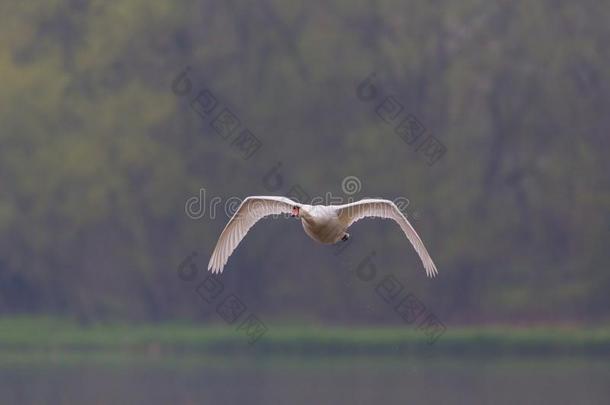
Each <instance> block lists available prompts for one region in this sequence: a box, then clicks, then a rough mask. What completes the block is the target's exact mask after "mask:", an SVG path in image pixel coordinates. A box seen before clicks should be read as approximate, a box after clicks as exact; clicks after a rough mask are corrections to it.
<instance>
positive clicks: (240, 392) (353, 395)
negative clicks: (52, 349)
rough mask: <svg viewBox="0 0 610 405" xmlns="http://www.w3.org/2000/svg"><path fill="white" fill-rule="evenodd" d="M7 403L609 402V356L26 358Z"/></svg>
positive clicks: (2, 392)
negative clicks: (607, 357)
mask: <svg viewBox="0 0 610 405" xmlns="http://www.w3.org/2000/svg"><path fill="white" fill-rule="evenodd" d="M12 356H13V358H8V359H7V358H6V357H5V358H4V359H0V360H2V361H1V362H0V403H2V404H149V405H150V404H153V405H154V404H242V405H245V404H255V405H258V404H377V405H381V404H469V405H470V404H511V405H513V404H609V403H610V362H609V361H608V360H607V359H605V358H604V359H602V358H591V357H587V358H580V357H578V358H566V357H562V358H541V357H533V358H532V357H519V358H513V357H502V358H490V357H485V358H467V357H452V358H440V357H435V358H429V359H425V358H422V357H416V358H409V357H405V356H403V357H399V358H395V357H392V356H372V357H366V356H364V357H363V356H359V357H348V356H332V357H315V356H314V357H308V358H306V357H283V356H279V355H274V356H271V357H268V356H256V357H231V356H229V357H222V356H218V357H197V356H189V355H182V356H174V355H172V356H165V355H156V356H153V358H151V357H150V356H148V355H147V356H141V357H137V356H131V357H129V358H125V357H124V356H123V355H120V354H109V355H104V354H98V355H95V356H91V355H86V356H82V355H65V354H55V355H52V356H50V357H48V355H44V356H45V357H43V358H42V359H41V358H40V356H36V357H35V358H32V359H29V360H28V359H25V360H24V358H23V357H19V356H18V355H12Z"/></svg>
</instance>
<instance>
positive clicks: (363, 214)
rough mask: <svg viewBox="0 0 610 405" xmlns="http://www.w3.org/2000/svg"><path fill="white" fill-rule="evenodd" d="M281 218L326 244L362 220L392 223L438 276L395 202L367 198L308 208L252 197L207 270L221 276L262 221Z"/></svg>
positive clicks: (430, 273) (343, 238)
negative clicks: (288, 217)
mask: <svg viewBox="0 0 610 405" xmlns="http://www.w3.org/2000/svg"><path fill="white" fill-rule="evenodd" d="M282 214H290V215H291V216H292V217H293V218H301V222H302V224H303V229H304V230H305V233H306V234H307V235H309V237H310V238H312V239H313V240H315V241H318V242H321V243H327V244H332V243H336V242H339V241H346V240H348V239H349V234H348V233H347V232H345V231H346V230H347V228H349V227H350V226H351V225H352V224H353V223H354V222H356V221H359V220H361V219H362V218H367V217H375V218H385V219H393V220H394V221H396V222H397V223H398V225H400V228H401V229H402V231H403V232H404V233H405V235H407V238H408V239H409V241H410V242H411V244H412V245H413V247H414V248H415V251H416V252H417V254H419V257H420V258H421V261H422V263H423V265H424V269H425V270H426V274H427V275H428V277H434V276H435V275H436V274H437V273H438V271H437V269H436V266H435V265H434V262H432V258H431V257H430V254H428V251H427V250H426V247H425V246H424V243H423V242H422V240H421V239H420V238H419V236H418V235H417V232H415V229H413V227H412V226H411V224H410V223H409V221H407V218H405V216H404V215H403V214H402V212H400V210H399V209H398V207H397V206H396V205H395V204H394V203H393V202H392V201H389V200H383V199H371V198H367V199H363V200H360V201H357V202H354V203H350V204H344V205H308V204H300V203H297V202H295V201H292V200H291V199H289V198H286V197H276V196H252V197H248V198H246V199H245V200H244V201H243V202H242V203H241V205H240V206H239V208H238V209H237V211H236V212H235V214H234V215H233V217H232V218H231V220H230V221H229V223H228V224H227V226H225V229H224V230H223V231H222V233H221V234H220V238H218V242H217V243H216V247H215V248H214V252H213V253H212V257H211V258H210V262H209V264H208V270H211V271H212V273H221V272H222V270H223V268H224V266H225V264H227V261H228V260H229V256H231V254H232V253H233V251H234V250H235V248H237V245H238V244H239V242H241V240H242V239H243V238H244V236H246V233H248V231H249V230H250V228H252V227H253V226H254V224H255V223H256V222H258V220H259V219H262V218H264V217H266V216H269V215H282Z"/></svg>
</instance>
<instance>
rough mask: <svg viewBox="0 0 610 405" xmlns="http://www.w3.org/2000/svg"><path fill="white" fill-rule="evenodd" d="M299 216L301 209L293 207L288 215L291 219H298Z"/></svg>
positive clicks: (296, 206)
mask: <svg viewBox="0 0 610 405" xmlns="http://www.w3.org/2000/svg"><path fill="white" fill-rule="evenodd" d="M299 215H301V207H299V206H298V205H295V206H294V207H292V213H291V214H290V216H291V217H293V218H298V217H299Z"/></svg>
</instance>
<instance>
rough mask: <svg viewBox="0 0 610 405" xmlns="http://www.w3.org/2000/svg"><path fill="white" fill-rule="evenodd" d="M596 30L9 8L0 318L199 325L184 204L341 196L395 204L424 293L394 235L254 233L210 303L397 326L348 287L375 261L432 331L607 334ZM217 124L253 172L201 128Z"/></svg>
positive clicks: (439, 8) (569, 24)
mask: <svg viewBox="0 0 610 405" xmlns="http://www.w3.org/2000/svg"><path fill="white" fill-rule="evenodd" d="M609 21H610V7H608V4H607V2H604V1H594V0H585V1H581V2H573V1H558V0H554V1H550V0H545V1H537V2H533V1H525V0H522V1H510V2H508V1H501V2H495V3H493V4H492V3H489V2H486V1H480V0H462V1H457V2H456V1H448V0H447V1H445V0H439V1H423V0H421V1H419V0H418V1H407V2H399V1H390V0H383V1H382V0H378V1H375V0H363V1H347V0H340V1H330V2H327V1H308V2H280V1H272V0H262V1H257V2H236V1H188V2H178V3H171V2H164V1H157V0H152V1H151V0H147V1H144V0H129V1H122V2H104V1H86V0H55V1H38V0H36V1H29V2H9V1H5V2H3V3H2V4H1V5H0V77H1V78H2V91H1V92H0V122H1V123H2V124H1V126H0V313H2V314H9V313H22V312H28V313H49V314H65V315H71V316H78V317H81V318H83V319H143V320H154V319H175V318H191V319H202V320H206V319H208V318H210V317H212V316H213V309H207V308H202V307H201V305H199V304H198V301H197V298H196V293H195V292H194V288H193V285H190V284H186V283H185V282H183V281H182V280H180V278H179V277H178V275H177V268H178V266H179V264H180V263H181V262H182V261H183V260H184V259H185V258H186V257H187V256H188V255H189V254H190V253H191V252H197V256H196V258H195V263H196V265H197V266H198V268H199V270H200V271H201V274H200V275H199V277H200V278H203V277H204V274H203V272H204V271H205V267H206V265H207V259H208V258H209V255H210V254H211V251H212V249H213V247H214V243H215V241H216V238H217V237H218V235H219V233H220V231H221V230H222V227H223V226H224V224H225V223H226V221H227V217H226V216H225V215H224V214H222V212H221V213H220V214H218V215H216V218H215V219H214V220H211V219H210V215H209V214H208V213H206V215H204V216H203V218H201V219H198V220H194V219H191V218H189V217H188V216H187V215H186V213H185V203H186V201H187V200H188V199H189V198H190V197H192V196H196V195H197V194H198V193H199V190H200V189H202V188H205V190H206V198H207V201H208V209H209V201H210V200H211V198H213V197H214V196H219V197H221V198H223V202H224V201H225V199H227V198H229V197H231V196H237V197H241V198H243V197H245V196H248V195H252V194H270V193H271V192H273V194H278V195H280V194H287V193H289V191H290V190H291V188H292V187H293V186H295V185H298V186H299V187H300V188H301V189H302V190H305V191H306V192H307V193H308V194H309V195H310V196H311V197H314V196H324V195H325V193H327V192H331V193H333V195H336V196H343V197H346V196H345V195H344V194H343V193H342V190H341V182H342V180H343V179H344V178H345V177H347V176H357V177H358V178H359V179H360V180H361V182H362V190H361V191H360V192H359V193H358V194H356V195H353V196H352V197H354V198H360V197H364V196H379V197H385V198H390V199H394V198H396V197H400V196H402V197H406V198H408V199H409V206H408V207H407V214H408V215H409V216H410V218H411V220H412V221H413V223H414V226H415V227H416V229H417V230H418V232H419V233H420V235H421V236H422V238H423V239H424V241H425V243H426V245H427V246H428V249H429V250H430V252H431V254H432V256H433V258H435V261H436V262H437V265H438V267H439V271H440V274H439V277H438V278H437V279H435V280H433V281H430V280H429V279H427V278H426V277H425V275H424V272H423V269H422V267H421V264H420V262H419V260H418V258H417V256H416V254H415V253H414V251H413V250H412V249H411V247H410V246H409V245H408V242H407V241H406V239H405V238H404V237H403V235H402V234H401V232H400V230H399V228H398V227H397V226H395V225H393V224H391V223H387V222H381V221H380V222H376V221H363V222H359V223H358V224H357V225H356V226H354V228H353V231H352V232H351V234H352V243H351V245H350V246H349V248H347V249H346V250H345V252H344V253H342V254H341V255H339V256H337V255H335V254H334V253H335V250H334V249H333V248H332V247H320V246H318V245H316V244H314V243H313V242H312V241H310V240H309V239H308V238H307V237H306V236H305V235H304V234H303V232H302V230H301V228H300V225H299V224H297V223H296V222H294V221H292V222H291V221H288V220H267V221H264V222H262V223H261V224H260V225H258V226H257V227H256V228H254V229H253V230H252V231H251V232H250V233H249V234H248V236H247V238H246V240H245V242H244V243H243V245H241V246H240V247H239V248H238V250H237V251H236V252H235V254H234V255H233V256H232V257H231V260H230V261H229V264H228V267H227V268H226V269H225V270H226V271H225V273H224V274H223V276H222V277H223V281H224V282H225V284H226V285H227V286H230V288H231V289H232V290H233V291H235V292H236V293H238V294H239V295H240V297H242V298H243V300H244V301H245V302H247V303H248V305H250V306H251V307H253V308H256V311H257V312H258V313H260V314H262V316H264V317H265V318H266V319H277V320H285V321H294V322H296V321H307V320H321V321H324V320H326V321H331V320H332V321H339V322H348V323H359V322H377V321H378V322H398V319H396V317H395V314H392V313H391V311H387V308H385V307H384V305H383V303H382V302H380V301H379V300H378V299H376V298H374V296H375V295H374V288H373V285H372V284H366V283H363V282H360V281H359V280H357V279H354V278H352V279H348V281H346V278H345V271H344V270H345V269H344V268H345V267H348V268H352V269H353V268H355V267H356V266H357V265H358V263H360V261H361V260H362V259H363V258H365V256H366V255H367V254H368V253H369V252H371V251H373V250H374V251H375V252H376V256H375V259H374V260H375V266H376V268H377V269H378V271H379V274H380V275H385V274H393V275H394V276H396V277H397V278H398V279H399V280H400V281H401V282H402V283H403V284H404V285H405V286H406V288H407V289H408V290H409V291H411V292H413V293H414V294H416V295H417V296H418V297H419V298H420V299H421V300H422V301H423V302H425V303H426V305H427V306H428V307H430V308H432V309H433V310H434V312H435V313H436V314H437V315H438V316H439V317H440V318H442V319H443V320H444V321H446V322H468V323H470V322H490V321H509V322H515V323H520V322H530V321H539V320H544V321H557V322H560V321H561V322H563V321H574V320H579V321H582V320H587V321H594V320H599V319H608V318H609V316H610V311H609V309H610V298H609V297H608V291H609V290H610V268H609V263H610V253H609V247H610V232H609V231H610V163H609V161H608V158H607V155H608V151H609V150H610V137H609V135H610V114H608V111H609V109H608V107H609V106H610V78H609V76H608V72H609V71H610V50H609V48H608V39H609V38H610V28H609V27H610V24H608V22H609ZM187 66H189V67H190V70H189V72H188V80H190V83H191V85H192V88H191V91H190V92H189V93H188V94H187V95H182V96H181V95H177V94H175V92H174V91H173V90H172V82H173V81H174V80H175V79H176V77H177V76H178V75H179V74H180V73H181V72H183V71H184V69H185V68H186V67H187ZM372 73H375V76H374V85H375V86H376V87H375V88H376V89H377V91H378V93H379V98H378V99H377V100H376V101H371V102H366V101H362V100H360V99H359V98H358V97H357V91H356V89H357V86H358V85H359V83H361V82H362V81H363V80H364V79H365V78H366V77H368V76H369V75H371V74H372ZM182 84H184V83H182ZM204 89H208V90H209V91H210V92H211V93H212V94H213V95H214V96H215V97H216V99H217V102H218V107H217V109H216V110H215V111H214V113H213V114H212V115H211V116H210V117H206V118H202V117H200V115H199V114H198V113H197V112H195V111H194V110H193V109H192V108H191V105H190V101H191V100H192V99H193V98H195V97H196V96H197V95H198V94H199V91H202V90H204ZM386 96H394V97H395V98H396V100H398V101H399V102H400V103H401V104H402V105H403V107H404V110H403V112H404V113H409V114H412V115H413V116H414V117H416V118H417V120H418V121H419V122H421V124H422V125H423V126H424V127H425V128H426V131H427V132H426V134H433V135H434V136H435V137H436V138H437V139H439V140H440V141H441V142H442V143H443V144H444V145H445V146H446V148H447V152H446V154H445V155H444V156H443V157H442V158H441V159H440V160H439V161H438V162H436V164H434V165H432V166H429V165H428V164H427V161H426V157H425V156H424V155H423V154H422V153H418V152H417V151H416V150H415V148H413V147H411V146H409V145H407V143H405V142H404V141H403V140H402V139H401V138H400V137H398V136H397V135H396V134H395V132H394V129H393V128H394V126H395V125H390V124H388V123H385V122H384V121H383V120H381V119H380V118H379V117H378V116H377V115H376V113H375V109H376V106H377V105H379V103H380V102H381V101H383V99H384V98H385V97H386ZM225 107H226V108H229V109H230V110H231V111H232V112H233V113H234V114H235V115H236V116H237V117H238V119H239V120H240V123H241V126H240V128H242V129H243V128H247V129H249V130H250V131H251V132H252V133H253V134H254V135H255V136H256V137H257V138H258V139H259V140H260V141H261V143H262V147H261V148H260V149H259V150H258V151H257V152H256V153H255V154H254V155H253V156H252V157H251V158H250V159H244V158H243V153H242V151H240V149H239V148H236V147H235V145H234V144H232V142H233V141H234V139H235V138H234V137H231V138H229V139H223V138H222V137H221V136H220V135H218V133H217V132H216V131H215V130H214V129H213V128H212V127H211V125H210V124H211V122H212V120H213V119H214V117H216V115H217V113H219V112H220V109H221V108H225ZM278 162H281V166H279V167H276V165H277V164H278ZM274 167H275V168H276V172H275V174H279V175H281V179H280V180H281V181H278V177H273V179H272V180H273V181H274V183H273V187H270V177H268V176H267V175H269V173H270V172H271V171H272V170H273V169H274ZM266 176H267V177H266ZM270 188H271V189H272V190H270ZM221 211H222V210H221ZM346 263H347V265H346Z"/></svg>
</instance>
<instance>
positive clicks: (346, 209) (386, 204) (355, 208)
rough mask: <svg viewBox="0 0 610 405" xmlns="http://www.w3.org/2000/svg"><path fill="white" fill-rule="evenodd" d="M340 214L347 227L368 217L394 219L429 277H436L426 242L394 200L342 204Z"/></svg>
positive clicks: (339, 209) (370, 200)
mask: <svg viewBox="0 0 610 405" xmlns="http://www.w3.org/2000/svg"><path fill="white" fill-rule="evenodd" d="M338 215H339V220H340V221H341V222H342V223H343V224H344V225H345V226H346V227H349V226H350V225H352V224H353V223H354V222H356V221H358V220H360V219H363V218H367V217H376V218H387V219H393V220H394V221H396V222H397V223H398V225H400V228H401V229H402V231H403V232H404V234H405V235H406V236H407V238H408V239H409V241H410V242H411V244H412V245H413V247H414V248H415V251H416V252H417V254H418V255H419V257H420V259H421V261H422V263H423V265H424V268H425V269H426V274H427V275H428V277H434V276H435V275H436V274H437V273H438V270H437V269H436V266H435V265H434V262H433V261H432V258H431V257H430V254H429V253H428V251H427V250H426V247H425V246H424V242H422V240H421V238H420V237H419V235H418V234H417V232H415V229H413V226H411V224H410V223H409V221H408V220H407V218H406V217H405V216H404V215H403V214H402V212H400V210H399V209H398V207H397V206H396V204H394V203H393V202H392V201H389V200H382V199H372V198H370V199H364V200H360V201H357V202H355V203H351V204H345V205H340V206H339V207H338Z"/></svg>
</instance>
